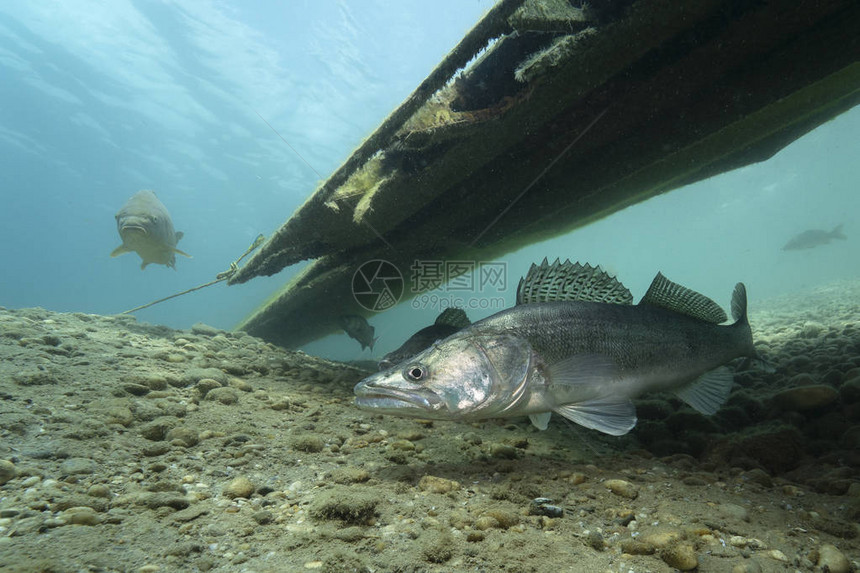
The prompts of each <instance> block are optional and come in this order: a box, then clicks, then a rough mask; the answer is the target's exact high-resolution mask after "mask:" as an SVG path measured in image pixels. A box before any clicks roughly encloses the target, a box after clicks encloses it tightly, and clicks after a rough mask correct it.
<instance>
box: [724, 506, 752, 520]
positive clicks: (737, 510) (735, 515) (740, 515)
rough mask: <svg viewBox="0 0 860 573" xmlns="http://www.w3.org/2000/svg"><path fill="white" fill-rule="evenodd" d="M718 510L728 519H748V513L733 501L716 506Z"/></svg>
mask: <svg viewBox="0 0 860 573" xmlns="http://www.w3.org/2000/svg"><path fill="white" fill-rule="evenodd" d="M717 509H718V511H719V512H720V514H722V516H723V517H726V518H728V519H737V520H740V521H747V522H748V521H749V520H750V515H749V512H748V511H747V510H746V508H745V507H743V506H740V505H737V504H734V503H722V504H720V505H718V506H717Z"/></svg>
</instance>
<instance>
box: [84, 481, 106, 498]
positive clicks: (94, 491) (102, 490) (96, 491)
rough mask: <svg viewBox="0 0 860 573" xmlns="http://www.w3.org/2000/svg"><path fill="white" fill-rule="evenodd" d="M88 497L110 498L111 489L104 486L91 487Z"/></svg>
mask: <svg viewBox="0 0 860 573" xmlns="http://www.w3.org/2000/svg"><path fill="white" fill-rule="evenodd" d="M87 495H89V496H92V497H99V498H110V488H108V486H106V485H104V484H95V485H91V486H90V488H89V489H88V490H87Z"/></svg>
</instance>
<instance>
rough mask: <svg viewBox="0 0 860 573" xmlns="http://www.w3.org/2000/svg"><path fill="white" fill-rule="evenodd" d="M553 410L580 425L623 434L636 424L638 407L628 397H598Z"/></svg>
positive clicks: (612, 433)
mask: <svg viewBox="0 0 860 573" xmlns="http://www.w3.org/2000/svg"><path fill="white" fill-rule="evenodd" d="M553 411H554V412H556V413H557V414H561V415H562V416H564V417H565V418H567V419H568V420H570V421H571V422H576V423H577V424H579V425H580V426H585V427H586V428H591V429H592V430H598V431H601V432H603V433H604V434H610V435H612V436H623V435H624V434H626V433H627V432H629V431H630V430H632V429H633V426H635V425H636V408H635V407H634V406H633V402H631V401H630V400H627V399H618V398H598V399H595V400H588V401H586V402H580V403H578V404H568V405H566V406H560V407H558V408H556V409H555V410H553Z"/></svg>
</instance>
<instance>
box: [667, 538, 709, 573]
mask: <svg viewBox="0 0 860 573" xmlns="http://www.w3.org/2000/svg"><path fill="white" fill-rule="evenodd" d="M660 558H662V559H663V561H665V562H666V565H668V566H669V567H674V568H675V569H679V570H681V571H692V570H693V569H695V568H696V567H698V566H699V559H698V556H697V555H696V550H695V549H693V546H692V545H690V544H689V543H677V544H675V545H671V546H669V547H667V548H666V549H664V550H663V551H661V552H660Z"/></svg>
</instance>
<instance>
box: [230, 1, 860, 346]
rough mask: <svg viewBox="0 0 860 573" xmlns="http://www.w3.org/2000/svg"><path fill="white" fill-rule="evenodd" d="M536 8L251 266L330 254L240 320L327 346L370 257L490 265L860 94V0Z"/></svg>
mask: <svg viewBox="0 0 860 573" xmlns="http://www.w3.org/2000/svg"><path fill="white" fill-rule="evenodd" d="M519 4H520V2H515V1H505V2H501V3H499V4H498V5H497V6H496V7H495V8H494V10H493V11H492V12H491V13H490V14H488V16H487V18H486V19H485V21H483V22H482V23H480V24H479V25H478V26H477V27H476V28H475V30H473V31H472V32H471V33H470V34H469V35H468V36H467V37H466V38H465V39H464V41H463V42H462V43H461V45H460V46H458V48H457V49H455V50H454V52H452V54H451V55H450V56H449V57H448V58H446V60H445V61H444V62H443V63H442V64H440V67H439V68H438V69H437V71H436V72H434V74H432V75H431V78H428V81H425V82H424V84H422V86H421V87H420V88H419V89H418V90H416V92H415V94H413V96H412V97H411V98H410V99H409V100H408V101H407V102H406V103H404V106H401V108H400V109H398V110H397V111H396V112H395V113H394V114H392V116H391V117H390V118H389V119H388V120H387V121H386V122H385V123H384V124H383V125H382V126H381V127H380V129H379V130H378V131H377V132H376V133H375V134H374V135H372V136H371V137H370V138H369V139H368V140H367V142H365V144H364V145H363V146H361V147H360V148H359V149H358V150H357V151H356V153H355V154H354V155H353V157H352V158H350V160H348V161H347V162H346V163H345V164H344V166H343V167H342V168H341V169H339V170H338V171H337V172H336V173H335V174H334V175H333V176H332V178H330V179H329V181H327V182H326V183H324V184H323V185H322V186H321V187H320V189H318V190H317V192H316V193H315V194H314V195H312V196H311V198H310V199H309V200H308V201H307V202H306V204H305V205H304V206H302V207H301V208H300V209H299V210H298V211H297V212H296V213H295V214H294V215H293V216H292V217H291V218H290V219H289V220H288V221H287V222H286V223H285V224H284V226H283V227H282V228H281V229H280V230H279V231H278V232H277V233H276V234H275V235H274V236H273V237H272V238H271V239H270V240H269V241H268V243H267V244H266V245H264V247H263V248H262V249H261V251H260V252H259V253H258V254H257V255H256V256H255V257H254V258H253V259H251V260H250V261H249V263H248V264H247V265H246V266H245V267H243V268H242V269H240V271H239V272H238V273H236V275H234V277H233V278H232V279H231V283H237V282H244V281H246V280H249V279H250V278H253V277H254V276H260V275H269V274H274V273H276V272H278V271H280V270H281V269H282V268H284V267H286V266H288V265H291V264H294V263H296V262H298V261H300V260H304V259H317V260H316V261H314V262H313V263H312V264H311V265H309V266H308V267H307V268H306V269H304V271H303V272H302V273H301V274H300V275H299V276H297V277H296V278H295V279H293V280H292V281H291V282H290V283H289V284H287V285H286V286H285V287H284V289H282V291H281V292H280V293H278V294H277V295H275V296H274V297H273V298H272V299H271V300H270V301H268V302H267V303H266V304H265V305H263V306H262V307H261V308H260V309H259V310H258V311H257V312H255V313H253V314H252V315H251V316H249V317H248V318H247V319H246V320H245V321H244V322H243V323H242V325H240V328H241V329H243V330H246V331H248V332H250V333H252V334H255V335H258V336H261V337H263V338H266V339H268V340H270V341H272V342H275V343H278V344H282V345H285V346H295V345H299V344H302V343H304V342H307V341H310V340H313V339H315V338H317V337H319V336H321V335H324V334H326V333H329V332H334V331H336V330H337V328H338V327H337V317H338V316H339V315H342V314H367V311H363V309H362V308H361V307H359V306H358V305H357V303H356V301H355V299H354V297H353V294H352V278H353V275H354V273H355V272H356V270H357V268H358V267H359V265H361V264H362V263H363V262H365V261H368V260H373V259H384V260H387V261H389V262H391V263H393V264H394V265H396V266H397V267H398V268H400V269H402V270H403V274H404V275H407V274H408V269H409V266H410V264H411V263H412V261H414V260H415V259H423V260H428V259H432V260H439V259H453V258H460V259H464V258H479V259H480V260H490V259H492V258H494V257H499V256H501V255H503V254H505V253H507V252H510V251H512V250H515V249H517V248H519V247H522V246H524V245H527V244H530V243H532V242H534V241H537V240H542V239H546V238H549V237H553V236H556V235H559V234H562V233H566V232H568V231H570V230H572V229H575V228H577V227H578V226H581V225H584V224H586V223H588V222H590V221H593V220H595V219H597V218H600V217H603V216H605V215H607V214H609V213H612V212H613V211H615V210H618V209H620V208H623V207H625V206H628V205H630V204H632V203H635V202H637V201H641V200H644V199H647V198H648V197H651V196H654V195H656V194H659V193H663V192H666V191H668V190H671V189H674V188H677V187H679V186H682V185H685V184H688V183H691V182H694V181H697V180H701V179H703V178H706V177H710V176H712V175H714V174H717V173H720V172H723V171H726V170H729V169H733V168H735V167H738V166H741V165H745V164H749V163H752V162H756V161H761V160H763V159H766V158H767V157H770V156H771V155H772V154H773V153H775V152H776V151H778V150H779V149H781V148H782V147H784V146H785V145H787V144H788V143H790V142H791V141H793V140H794V139H796V138H797V137H799V136H800V135H802V134H803V133H806V132H807V131H809V130H810V129H812V128H814V127H815V126H817V125H819V124H821V123H822V122H824V121H827V120H828V119H830V118H832V117H834V116H836V115H838V114H839V113H841V112H842V111H845V110H846V109H849V108H850V107H852V106H854V105H856V104H857V102H858V100H860V63H858V61H860V57H858V56H860V38H858V34H857V32H856V31H857V30H860V4H858V3H857V2H853V1H848V0H842V1H837V0H833V1H829V2H826V1H820V2H810V3H798V2H795V1H793V0H776V1H772V2H768V3H761V2H731V3H728V2H725V1H717V0H702V1H699V2H677V1H675V0H639V1H632V2H631V1H622V2H605V3H596V4H595V6H594V7H591V8H588V9H580V8H575V7H572V6H571V3H569V2H566V1H557V0H553V1H552V2H546V1H544V2H537V1H535V2H531V1H527V2H525V4H524V5H523V6H521V7H520V6H519ZM487 45H489V48H488V49H486V50H485V51H484V52H483V53H482V54H481V55H480V56H479V57H478V58H477V59H476V60H475V61H474V62H473V63H472V64H471V65H470V66H469V68H468V69H466V70H465V71H464V72H462V73H460V74H458V75H456V77H455V76H454V73H453V69H454V68H456V67H457V66H458V65H459V66H462V65H463V64H464V63H465V62H466V61H468V60H469V59H470V58H471V57H472V55H475V54H476V52H478V50H479V49H480V48H482V47H484V46H487ZM431 79H432V82H431V81H430V80H431ZM428 82H429V83H428ZM428 86H429V87H428ZM368 142H370V143H368ZM409 294H414V293H413V292H412V291H411V290H410V291H407V295H409Z"/></svg>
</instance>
